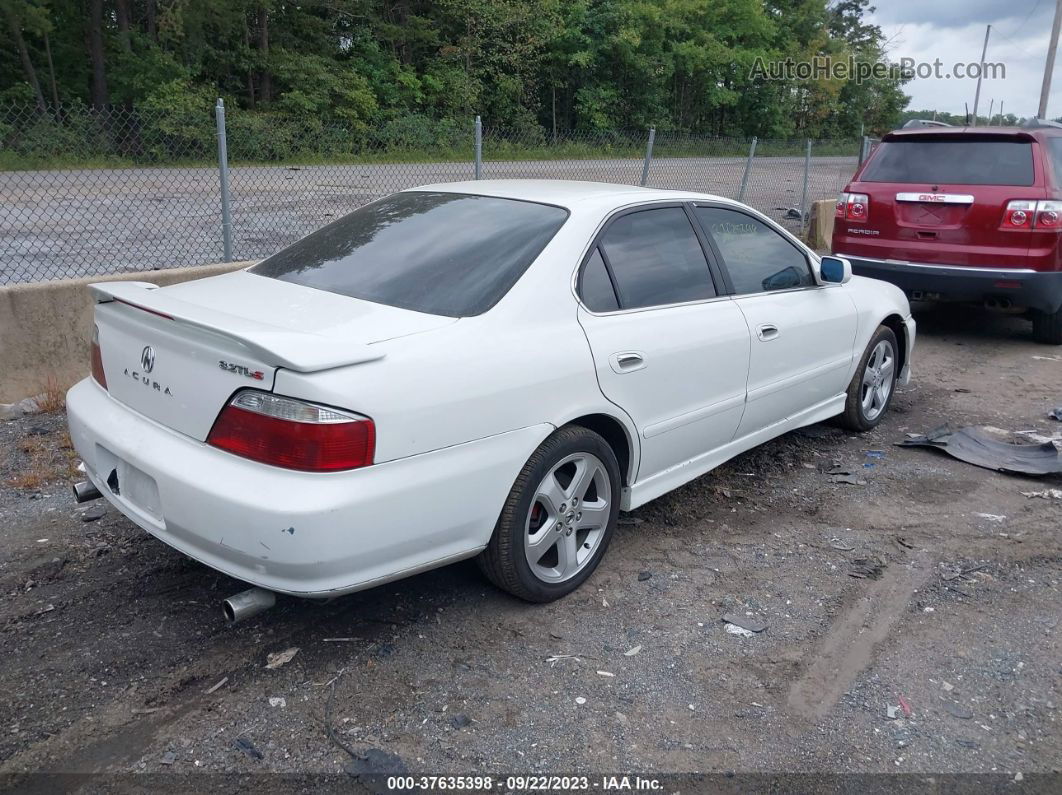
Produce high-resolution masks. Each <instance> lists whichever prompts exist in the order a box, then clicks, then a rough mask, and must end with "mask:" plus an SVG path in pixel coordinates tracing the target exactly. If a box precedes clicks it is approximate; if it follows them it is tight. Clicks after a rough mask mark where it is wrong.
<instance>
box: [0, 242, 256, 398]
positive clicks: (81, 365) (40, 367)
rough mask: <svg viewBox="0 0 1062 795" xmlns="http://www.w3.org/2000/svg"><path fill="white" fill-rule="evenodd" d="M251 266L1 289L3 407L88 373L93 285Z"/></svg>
mask: <svg viewBox="0 0 1062 795" xmlns="http://www.w3.org/2000/svg"><path fill="white" fill-rule="evenodd" d="M251 264H252V263H250V262H224V263H219V264H217V265H202V266H199V267H195V268H175V269H172V270H161V271H146V272H137V273H116V274H112V275H109V276H92V277H87V278H83V279H63V280H61V281H53V282H37V283H34V284H13V285H9V286H6V287H0V404H2V403H16V402H18V401H19V400H22V399H23V398H27V397H32V396H34V395H39V394H41V393H42V392H45V391H46V390H47V389H50V388H54V387H58V388H60V389H62V390H64V391H65V390H66V389H67V388H68V387H70V386H72V385H73V384H75V383H76V382H78V381H80V380H81V379H82V378H84V377H85V376H86V375H88V372H89V340H90V338H91V335H92V307H93V301H92V297H91V295H90V294H89V290H88V285H90V284H95V283H98V282H116V281H125V280H129V281H141V282H152V283H153V284H158V285H167V284H176V283H177V282H184V281H189V280H191V279H202V278H203V277H205V276H216V275H217V274H219V273H228V272H229V271H234V270H237V269H239V268H246V267H247V266H248V265H251Z"/></svg>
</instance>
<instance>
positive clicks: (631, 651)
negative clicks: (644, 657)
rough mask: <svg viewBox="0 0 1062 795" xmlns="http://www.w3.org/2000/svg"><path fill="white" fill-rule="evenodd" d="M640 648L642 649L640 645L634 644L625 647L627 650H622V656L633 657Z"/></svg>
mask: <svg viewBox="0 0 1062 795" xmlns="http://www.w3.org/2000/svg"><path fill="white" fill-rule="evenodd" d="M641 650H642V647H641V646H635V647H633V648H631V649H627V651H625V652H623V656H624V657H633V656H634V655H635V654H637V653H638V652H640V651H641Z"/></svg>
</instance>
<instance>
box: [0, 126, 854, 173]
mask: <svg viewBox="0 0 1062 795" xmlns="http://www.w3.org/2000/svg"><path fill="white" fill-rule="evenodd" d="M645 144H646V141H645V140H638V139H636V138H633V137H617V138H615V139H613V140H596V141H566V140H563V139H562V140H559V141H558V142H557V143H535V144H526V143H520V142H514V141H507V140H491V139H490V138H489V137H488V138H486V139H484V141H483V159H484V162H488V163H489V162H498V161H511V160H521V161H558V160H596V159H628V160H640V159H641V158H643V157H644V156H645ZM805 147H806V143H805V142H804V141H803V140H793V141H768V140H764V141H759V142H758V143H757V145H756V158H757V159H759V158H766V157H803V156H804V153H805ZM858 148H859V143H858V141H856V140H852V141H820V142H815V143H813V144H812V150H811V156H812V157H813V158H814V157H837V156H851V157H855V156H856V155H857V154H858ZM748 152H749V142H748V141H746V140H742V139H739V138H698V137H696V136H686V137H683V136H675V137H669V136H667V135H665V134H664V133H661V134H660V135H659V136H658V137H657V140H656V143H655V145H654V150H653V157H654V159H665V158H669V157H747V156H748ZM472 160H473V151H472V142H471V141H469V145H468V146H467V147H432V148H408V147H394V148H384V149H380V150H377V151H368V152H292V153H291V154H290V155H288V156H285V157H283V158H281V159H264V158H255V157H247V158H244V157H239V156H238V154H233V155H230V159H229V165H230V166H274V167H281V166H319V165H382V164H392V163H393V164H399V163H468V164H469V165H471V164H472ZM216 167H217V160H215V159H214V158H213V157H192V158H177V157H175V158H170V159H165V160H158V159H138V158H133V157H122V156H117V155H107V154H78V153H66V154H48V155H46V156H45V155H27V154H20V153H18V152H14V151H11V150H7V151H0V171H52V170H61V169H88V170H93V169H99V170H102V169H123V168H216Z"/></svg>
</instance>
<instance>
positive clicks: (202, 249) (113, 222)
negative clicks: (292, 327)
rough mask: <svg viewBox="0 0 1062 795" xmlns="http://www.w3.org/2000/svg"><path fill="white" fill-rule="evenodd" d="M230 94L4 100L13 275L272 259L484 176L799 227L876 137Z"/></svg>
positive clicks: (2, 153)
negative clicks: (723, 205) (152, 104)
mask: <svg viewBox="0 0 1062 795" xmlns="http://www.w3.org/2000/svg"><path fill="white" fill-rule="evenodd" d="M219 104H220V103H219ZM214 111H215V112H211V111H209V110H208V109H206V108H199V107H195V108H165V109H156V110H153V111H148V110H145V109H137V110H133V109H126V108H112V109H108V110H107V111H104V112H99V111H94V110H90V109H88V108H85V107H83V106H78V107H69V108H59V109H50V110H49V111H48V112H46V113H41V112H40V111H38V110H37V109H36V108H32V107H30V108H25V107H7V108H5V107H2V106H0V284H6V283H14V282H31V281H40V280H45V279H58V278H66V277H73V276H91V275H98V274H104V273H118V272H125V271H144V270H156V269H159V268H173V267H180V266H187V265H198V264H205V263H210V262H219V261H222V260H224V259H229V258H231V259H237V260H242V259H259V258H262V257H265V256H268V255H269V254H271V253H273V252H274V251H277V250H278V249H280V248H282V247H283V246H285V245H287V244H289V243H291V242H293V241H295V240H297V239H299V238H300V237H302V236H304V235H306V234H308V233H309V232H311V231H313V230H314V229H317V228H318V227H320V226H322V225H324V224H326V223H328V222H329V221H330V220H332V219H334V218H336V217H338V216H340V215H343V214H345V213H347V212H350V211H351V210H353V209H355V208H356V207H359V206H361V205H363V204H365V203H367V202H369V201H372V200H373V199H376V198H378V197H380V196H385V195H387V194H389V193H393V192H395V191H398V190H402V189H405V188H410V187H415V186H418V185H424V184H429V183H436V182H452V181H457V180H470V179H475V178H477V177H479V178H482V179H510V178H513V179H515V178H520V179H526V178H537V179H577V180H592V181H597V182H613V183H617V184H633V185H638V184H646V185H648V186H651V187H659V188H674V189H684V190H697V191H703V192H707V193H714V194H717V195H721V196H726V197H730V198H736V199H741V200H743V201H745V202H746V203H747V204H750V205H751V206H753V207H755V208H757V209H759V210H761V211H763V212H765V213H767V214H768V215H770V216H771V217H773V218H775V219H778V220H779V221H781V222H783V223H785V224H786V225H788V226H789V228H790V229H792V230H794V231H800V229H801V228H802V226H803V220H804V218H805V217H806V213H807V210H808V208H810V206H811V202H812V201H815V200H816V199H823V198H832V197H833V196H835V195H836V194H837V193H838V192H839V191H840V190H841V188H843V186H844V184H845V182H847V181H848V179H849V178H850V177H851V175H852V173H853V172H854V171H855V169H856V166H857V165H858V162H859V158H860V156H861V154H863V152H864V150H863V148H862V142H861V141H860V140H858V139H852V140H845V141H814V142H810V143H809V142H808V141H803V140H802V141H779V140H763V139H760V140H757V139H749V140H746V139H734V138H711V137H706V136H695V135H678V134H673V133H665V132H663V131H661V132H655V131H637V132H622V131H619V132H608V133H580V132H566V131H562V132H557V133H553V132H550V131H522V132H514V131H511V130H505V129H498V128H492V127H486V126H483V127H480V125H479V123H478V120H475V121H473V120H471V119H470V120H469V121H468V123H467V124H460V123H457V122H453V121H434V120H429V119H427V118H425V117H418V116H409V117H406V118H403V119H400V120H396V121H393V122H389V123H386V124H383V125H380V126H377V127H372V128H360V127H357V126H353V125H345V124H340V123H335V122H322V121H321V120H319V119H313V118H293V117H290V116H280V115H276V114H263V113H260V112H259V113H256V112H249V111H242V110H238V109H236V110H229V112H228V116H227V117H226V116H225V112H224V109H222V108H215V109H214ZM217 111H220V112H217ZM226 149H227V158H226V157H223V154H224V153H225V150H226Z"/></svg>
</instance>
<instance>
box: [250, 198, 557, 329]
mask: <svg viewBox="0 0 1062 795" xmlns="http://www.w3.org/2000/svg"><path fill="white" fill-rule="evenodd" d="M567 218H568V211H567V210H564V209H562V208H560V207H553V206H551V205H547V204H538V203H535V202H526V201H518V200H515V199H499V198H495V197H491V196H472V195H468V194H460V193H433V192H429V191H410V192H408V193H396V194H395V195H394V196H388V197H387V198H386V199H381V200H380V201H377V202H373V203H372V204H367V205H365V206H364V207H361V208H359V209H357V210H355V211H354V212H352V213H350V214H349V215H345V216H343V217H342V218H340V219H339V220H337V221H333V222H332V223H330V224H329V225H328V226H325V227H323V228H321V229H318V230H317V231H316V232H314V233H313V234H311V235H309V236H308V237H304V238H303V239H302V240H299V241H298V242H296V243H293V244H292V245H290V246H288V247H287V248H285V249H283V250H281V251H279V252H277V253H276V254H274V255H273V256H271V257H269V258H268V259H265V260H263V261H262V262H260V263H258V264H257V265H255V266H254V267H253V268H251V273H257V274H258V275H260V276H269V277H271V278H274V279H280V280H282V281H286V282H292V283H294V284H301V285H304V286H306V287H315V288H317V289H319V290H326V291H328V292H330V293H339V294H340V295H349V296H351V297H352V298H361V299H364V300H366V301H373V302H375V303H378V304H387V305H388V306H397V307H400V308H402V309H412V310H414V311H416V312H426V313H428V314H432V315H448V316H450V317H467V316H470V315H479V314H482V313H483V312H486V311H487V310H488V309H490V308H491V307H492V306H494V304H496V303H497V302H498V301H499V300H501V298H502V296H504V295H505V294H506V293H507V292H508V291H509V289H510V288H511V287H512V286H513V285H514V284H516V281H517V279H519V278H520V277H521V276H522V275H523V273H524V271H526V270H527V268H528V266H529V265H530V264H531V263H532V262H534V260H535V258H536V257H537V256H538V255H539V254H540V253H541V252H542V249H543V248H545V247H546V244H547V243H549V241H550V240H551V239H552V238H553V235H555V234H556V233H557V230H558V229H560V228H561V226H562V225H563V224H564V222H565V220H567Z"/></svg>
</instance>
